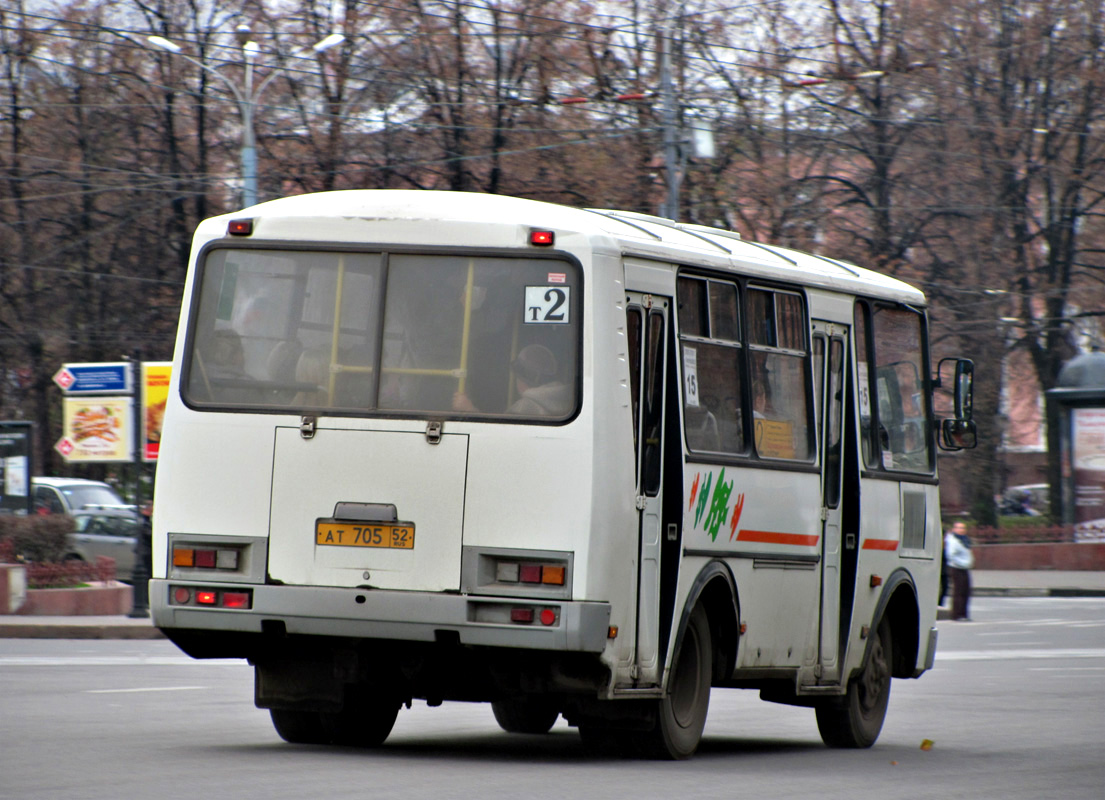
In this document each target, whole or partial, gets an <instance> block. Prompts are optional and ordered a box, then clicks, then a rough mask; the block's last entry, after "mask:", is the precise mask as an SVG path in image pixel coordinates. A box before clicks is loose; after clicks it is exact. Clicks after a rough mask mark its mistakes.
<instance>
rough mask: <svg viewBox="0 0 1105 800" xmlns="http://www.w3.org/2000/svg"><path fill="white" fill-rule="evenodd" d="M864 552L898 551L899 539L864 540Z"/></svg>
mask: <svg viewBox="0 0 1105 800" xmlns="http://www.w3.org/2000/svg"><path fill="white" fill-rule="evenodd" d="M863 549H864V550H897V549H898V540H897V539H864V540H863Z"/></svg>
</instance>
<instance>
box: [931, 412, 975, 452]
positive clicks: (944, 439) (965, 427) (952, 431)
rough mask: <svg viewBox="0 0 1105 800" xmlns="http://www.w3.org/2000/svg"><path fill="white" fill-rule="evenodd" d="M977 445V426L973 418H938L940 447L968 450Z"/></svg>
mask: <svg viewBox="0 0 1105 800" xmlns="http://www.w3.org/2000/svg"><path fill="white" fill-rule="evenodd" d="M977 446H978V428H977V427H976V426H975V423H974V420H969V419H942V420H940V448H941V449H943V450H970V449H972V448H974V447H977Z"/></svg>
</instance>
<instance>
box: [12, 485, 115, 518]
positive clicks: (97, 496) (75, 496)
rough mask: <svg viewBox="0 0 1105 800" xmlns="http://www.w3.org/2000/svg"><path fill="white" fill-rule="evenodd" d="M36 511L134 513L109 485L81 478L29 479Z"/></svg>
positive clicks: (53, 512)
mask: <svg viewBox="0 0 1105 800" xmlns="http://www.w3.org/2000/svg"><path fill="white" fill-rule="evenodd" d="M31 488H32V489H33V490H34V496H35V511H36V512H37V513H39V514H76V513H77V512H79V511H107V512H109V513H110V512H123V511H130V512H133V511H134V506H131V505H127V503H126V502H125V501H124V500H123V498H121V497H120V496H119V493H118V492H116V491H115V490H114V489H113V488H111V486H109V485H108V484H106V483H104V482H102V481H89V480H85V479H84V478H45V477H35V478H31Z"/></svg>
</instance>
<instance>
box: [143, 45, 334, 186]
mask: <svg viewBox="0 0 1105 800" xmlns="http://www.w3.org/2000/svg"><path fill="white" fill-rule="evenodd" d="M236 35H237V37H238V43H239V45H240V46H241V48H242V61H243V63H244V64H245V80H244V82H243V85H242V86H241V87H239V86H237V85H236V84H234V83H233V82H232V81H231V80H230V79H229V78H227V77H226V76H225V75H223V74H222V73H221V72H219V71H218V70H217V69H216V68H215V67H212V66H210V65H208V64H204V63H203V62H202V61H200V60H199V59H195V58H192V57H191V56H189V55H186V54H185V53H184V51H183V49H182V48H181V47H180V45H178V44H177V43H176V42H172V41H170V40H168V39H166V38H164V37H163V36H149V37H147V39H146V41H148V42H149V43H150V44H151V45H153V46H154V47H156V48H158V49H159V50H165V51H167V52H169V53H173V54H174V55H178V56H180V57H181V58H183V59H184V60H185V61H188V62H189V63H191V64H195V65H196V66H197V67H199V68H200V69H202V70H204V71H206V72H209V73H211V74H212V75H214V76H215V77H217V78H218V79H219V80H221V81H222V82H223V83H224V84H226V86H227V88H229V89H230V93H231V94H232V95H234V100H235V102H237V104H238V113H239V114H240V115H241V118H242V152H241V172H242V206H243V207H249V206H252V205H256V204H257V136H256V132H255V131H254V129H253V114H254V108H255V106H256V105H257V101H258V100H259V99H260V98H261V95H262V94H263V93H264V91H265V89H267V88H268V86H269V84H270V83H272V81H273V79H274V78H275V77H276V76H277V75H279V74H280V71H279V69H277V70H273V71H272V72H271V73H269V74H268V75H267V76H266V77H265V79H264V80H262V81H261V82H260V83H259V84H258V85H257V88H256V89H255V88H254V86H253V62H254V61H255V60H256V58H257V56H258V55H259V54H260V52H261V47H260V45H258V44H257V42H255V41H253V39H251V38H250V31H249V28H248V27H247V26H245V25H239V26H238V29H237V31H236ZM343 41H345V36H344V35H342V34H340V33H332V34H330V35H329V36H327V37H326V38H325V39H322V40H321V41H319V42H316V43H315V44H313V45H311V46H310V47H305V48H303V49H301V50H297V51H296V52H294V53H292V55H291V57H292V58H302V57H303V56H305V55H307V54H308V53H309V52H315V53H321V52H322V51H324V50H329V49H330V48H331V47H333V46H335V45H337V44H341V43H342V42H343Z"/></svg>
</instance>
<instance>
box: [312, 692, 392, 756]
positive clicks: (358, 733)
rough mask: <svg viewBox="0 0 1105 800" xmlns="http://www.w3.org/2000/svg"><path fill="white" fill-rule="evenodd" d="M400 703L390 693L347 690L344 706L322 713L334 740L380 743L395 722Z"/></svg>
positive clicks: (354, 744)
mask: <svg viewBox="0 0 1105 800" xmlns="http://www.w3.org/2000/svg"><path fill="white" fill-rule="evenodd" d="M400 705H401V702H400V701H399V699H398V698H396V697H394V696H391V695H386V694H370V693H368V692H360V691H349V690H347V691H346V697H345V708H343V709H342V710H341V711H338V712H333V713H323V714H322V715H321V716H322V726H323V728H325V729H326V732H327V734H329V737H330V741H331V742H332V743H333V744H342V745H347V746H349V747H378V746H380V745H381V744H383V743H384V740H385V739H387V738H388V735H389V734H390V733H391V729H392V728H393V727H394V726H395V718H396V717H397V716H399V706H400Z"/></svg>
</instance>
